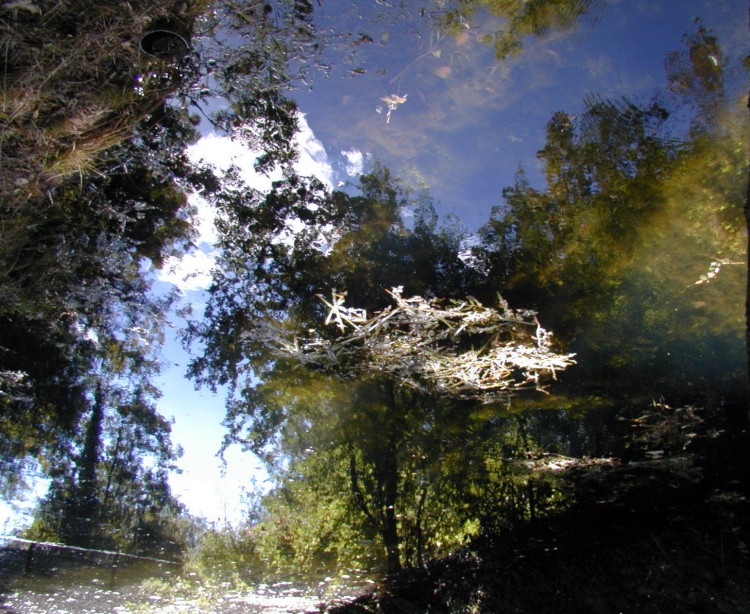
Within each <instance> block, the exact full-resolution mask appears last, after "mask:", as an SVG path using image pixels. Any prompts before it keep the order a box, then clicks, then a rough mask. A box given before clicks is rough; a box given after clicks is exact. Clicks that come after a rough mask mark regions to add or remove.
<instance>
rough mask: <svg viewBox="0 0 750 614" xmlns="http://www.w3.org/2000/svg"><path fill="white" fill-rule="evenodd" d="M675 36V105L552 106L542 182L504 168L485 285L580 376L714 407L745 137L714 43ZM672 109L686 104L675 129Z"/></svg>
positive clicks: (737, 272) (736, 317) (726, 360)
mask: <svg viewBox="0 0 750 614" xmlns="http://www.w3.org/2000/svg"><path fill="white" fill-rule="evenodd" d="M685 42H686V44H687V45H688V50H687V51H686V52H684V53H675V54H671V55H670V56H669V58H668V66H669V67H670V71H671V72H670V75H671V76H670V84H671V89H672V90H673V91H674V92H675V93H676V94H677V95H678V96H679V98H678V99H677V101H676V102H677V105H676V106H674V107H671V106H670V103H669V101H668V99H667V97H666V95H663V96H660V97H657V99H656V100H654V101H653V102H649V103H647V104H636V103H635V102H633V101H629V100H619V101H606V100H601V99H599V98H597V97H593V96H592V97H589V99H588V100H587V108H586V110H585V112H584V113H582V114H580V115H578V116H575V117H574V116H570V115H569V114H566V113H563V112H559V113H556V114H555V115H554V116H553V117H552V119H551V120H550V122H549V123H548V125H547V140H546V144H545V146H544V148H543V149H542V150H541V151H540V152H539V154H538V157H539V159H540V160H541V161H542V163H543V165H544V171H545V175H546V186H545V189H543V190H538V189H535V188H533V187H532V186H531V185H530V184H529V182H528V181H527V179H526V177H525V174H524V173H523V171H521V172H519V174H518V175H517V179H516V183H515V185H514V186H512V187H510V188H507V189H506V190H505V192H504V196H505V201H506V204H505V206H504V207H499V208H497V209H496V210H495V212H494V214H493V218H492V219H491V221H490V223H489V224H488V225H487V226H486V227H485V228H484V231H483V232H484V238H485V245H486V246H487V247H488V248H490V249H491V250H492V253H493V259H494V265H493V266H494V268H493V273H492V274H491V279H492V285H494V284H497V283H500V284H503V285H507V286H508V287H509V288H511V290H509V296H511V297H514V299H515V300H517V301H519V302H523V303H524V304H528V305H530V306H534V307H537V308H539V309H540V311H541V313H542V321H543V322H545V323H548V325H549V326H551V327H553V328H554V329H555V331H556V332H557V333H558V334H560V335H561V336H562V337H563V338H564V339H565V340H566V341H567V342H568V343H570V344H571V345H570V347H571V349H574V350H575V351H577V352H579V357H580V360H579V364H581V365H583V364H586V365H587V366H586V368H585V373H583V372H581V373H580V376H581V377H582V378H585V379H589V378H590V380H589V381H590V382H591V384H592V385H593V386H601V385H602V384H603V383H604V382H606V385H607V387H608V388H609V389H610V390H614V389H616V388H617V387H618V386H619V384H620V383H624V382H626V381H628V380H627V378H626V376H625V375H624V374H625V373H630V374H631V375H630V377H636V378H637V380H638V381H639V386H638V387H637V388H636V389H635V390H633V388H632V386H631V385H628V386H627V389H628V390H627V393H628V394H629V395H630V396H631V397H632V395H633V393H635V394H638V392H640V391H642V392H643V393H645V394H646V395H653V394H654V393H655V391H659V394H666V395H668V396H670V398H676V399H683V400H685V401H689V400H691V399H697V398H700V399H702V400H706V399H708V400H709V402H710V403H718V402H720V399H722V398H724V399H726V400H730V399H731V400H736V396H735V395H736V394H738V393H740V390H739V389H738V384H739V383H740V382H742V377H741V371H740V370H741V368H742V366H741V365H742V360H741V359H740V357H741V354H742V351H743V350H742V337H743V327H742V306H741V299H740V297H741V296H743V291H742V283H743V279H742V274H743V271H742V267H741V266H738V265H741V263H743V262H744V237H743V227H742V220H741V208H742V203H743V200H744V194H743V180H744V177H743V175H744V170H743V165H744V157H745V151H744V142H745V140H746V139H745V137H744V134H743V130H744V127H743V126H744V124H743V122H741V121H737V113H738V112H740V111H739V108H738V105H735V104H734V102H733V101H732V100H730V99H729V97H728V96H727V95H726V94H725V91H724V88H723V86H722V83H723V79H722V76H721V71H722V67H723V65H724V60H723V59H722V55H721V52H720V50H719V49H718V46H717V42H716V39H715V37H713V36H712V35H711V34H710V33H708V32H707V31H706V30H705V29H704V28H703V27H702V26H699V28H698V34H697V35H694V36H688V37H686V38H685ZM710 57H714V58H715V60H716V61H715V62H714V61H712V60H710V59H708V58H710ZM706 71H708V72H706ZM678 84H681V85H679V87H678ZM683 104H690V105H693V104H694V105H696V107H697V108H696V110H698V113H697V114H696V115H695V118H694V119H692V120H691V121H690V126H689V127H687V132H688V133H687V134H686V135H685V138H684V139H682V138H678V137H679V136H680V135H681V134H683V133H684V130H685V129H686V126H685V125H684V124H682V123H681V122H680V120H679V118H680V113H679V111H680V109H681V105H683ZM682 108H684V107H682ZM672 116H674V117H675V119H674V120H672ZM719 348H721V349H719ZM594 365H598V367H594ZM671 395H674V397H671Z"/></svg>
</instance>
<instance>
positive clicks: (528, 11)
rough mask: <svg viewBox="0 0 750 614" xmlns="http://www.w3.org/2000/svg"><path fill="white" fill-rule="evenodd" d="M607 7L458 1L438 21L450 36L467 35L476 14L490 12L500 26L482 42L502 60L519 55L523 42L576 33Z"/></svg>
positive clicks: (575, 2) (568, 0)
mask: <svg viewBox="0 0 750 614" xmlns="http://www.w3.org/2000/svg"><path fill="white" fill-rule="evenodd" d="M604 6H606V1H605V0H556V1H555V2H533V1H531V2H529V1H528V0H456V1H455V2H451V3H448V7H447V9H445V10H444V12H442V13H441V15H440V17H439V19H438V21H439V23H440V27H441V29H444V30H446V31H447V32H448V33H449V34H453V35H464V34H465V33H466V31H467V30H470V28H471V23H472V18H473V16H474V15H475V14H476V13H481V12H486V13H489V15H490V16H492V17H494V18H497V19H498V20H499V22H500V23H499V24H498V26H497V30H496V31H491V32H488V33H485V34H484V35H483V36H482V38H481V40H482V42H483V43H485V44H488V45H491V46H492V47H493V48H494V50H495V57H496V58H497V59H498V60H502V59H505V58H507V57H509V56H512V55H516V54H518V53H520V52H521V49H522V48H523V41H524V39H526V38H528V37H530V36H535V37H537V38H544V37H547V36H550V35H552V34H554V33H556V32H565V31H569V30H573V29H575V28H576V27H577V26H578V24H579V23H580V21H581V19H582V18H583V17H584V16H585V15H587V14H589V13H592V14H596V12H597V10H599V9H601V8H603V7H604Z"/></svg>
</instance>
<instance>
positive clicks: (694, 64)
mask: <svg viewBox="0 0 750 614" xmlns="http://www.w3.org/2000/svg"><path fill="white" fill-rule="evenodd" d="M684 42H685V44H686V45H687V49H686V50H685V51H684V52H677V53H675V54H672V55H670V56H669V58H668V60H667V66H668V68H669V86H668V88H667V89H665V91H664V92H663V93H662V94H658V95H656V96H655V97H654V99H652V100H650V101H648V102H646V103H645V104H642V103H638V102H635V101H630V100H614V101H610V100H606V99H600V98H597V97H595V96H592V97H590V98H589V99H588V102H587V106H586V108H585V110H584V111H583V112H581V113H580V114H578V115H577V116H573V115H570V114H568V113H565V112H562V111H561V112H558V113H555V114H554V115H553V117H552V118H551V119H550V121H549V123H548V126H547V137H546V143H545V146H544V147H543V148H542V149H541V150H540V152H539V159H540V160H541V162H542V164H543V168H544V174H545V178H546V185H545V186H543V187H542V188H535V187H533V186H532V185H531V184H530V182H529V181H528V180H527V178H526V176H525V174H524V172H523V170H521V171H519V173H518V175H517V178H516V182H515V184H514V185H513V186H510V187H508V188H507V189H506V190H505V191H504V194H503V195H504V200H505V202H504V204H503V205H501V206H498V207H497V209H496V210H495V211H494V212H493V214H492V217H491V219H490V221H489V222H488V224H487V225H486V226H485V227H484V228H483V230H482V233H481V237H480V239H481V240H480V242H479V244H476V241H475V244H474V246H473V247H472V248H471V249H470V252H471V253H469V251H467V247H466V242H465V241H466V239H467V236H466V233H465V232H464V231H462V230H461V228H460V227H458V226H457V225H455V224H452V223H449V224H447V225H446V224H441V223H440V222H439V220H438V219H437V216H436V215H435V213H434V207H433V205H432V203H431V202H430V199H429V196H428V195H426V194H413V193H410V192H408V191H406V190H404V189H403V188H402V187H400V186H399V184H398V182H397V181H396V180H395V179H394V178H393V177H392V176H391V175H390V174H389V172H388V171H387V170H386V169H383V168H378V167H376V168H375V169H374V170H373V171H372V172H371V173H370V174H368V175H365V176H363V177H362V180H361V185H360V189H359V192H358V193H357V194H356V195H350V194H344V193H339V192H334V193H332V194H328V193H326V192H325V190H323V188H322V186H320V185H319V184H317V183H316V182H315V181H314V180H310V179H304V178H297V177H290V178H287V179H284V180H282V181H280V182H277V183H276V184H275V185H274V187H273V189H272V191H271V192H270V194H266V195H263V194H258V193H253V192H252V191H249V190H235V191H233V192H232V193H231V195H229V196H227V197H225V198H222V199H219V200H218V203H219V206H220V217H221V223H220V231H221V247H222V256H221V259H220V261H219V268H218V270H217V273H216V275H215V278H214V286H213V287H212V289H211V293H210V294H211V295H210V299H209V304H208V308H207V310H206V319H205V320H203V321H199V322H195V323H194V325H193V328H192V330H191V337H192V339H193V340H197V341H200V342H201V345H202V347H204V348H205V350H204V351H203V353H202V355H201V356H200V357H199V358H198V359H196V360H195V362H194V363H193V374H194V376H195V377H196V378H197V380H198V381H199V382H201V383H204V384H212V383H228V384H229V385H230V387H231V390H232V396H231V398H230V401H229V403H228V414H227V426H228V428H229V436H228V439H227V443H233V442H240V443H242V444H244V445H245V446H247V447H248V448H250V449H252V450H254V451H256V452H257V453H259V454H260V455H261V456H263V457H264V458H266V460H267V461H268V463H269V467H270V469H271V471H272V473H273V475H274V476H275V477H276V478H277V480H278V486H277V487H276V488H275V489H274V490H273V491H272V492H271V493H270V494H269V495H268V496H267V497H265V498H264V500H263V509H264V511H263V513H262V514H261V516H260V518H259V519H258V522H257V525H256V526H255V527H254V528H252V529H250V531H249V533H248V537H247V539H248V542H247V543H249V544H252V547H253V549H254V551H255V552H256V554H257V556H258V557H259V558H260V559H263V560H265V561H266V562H270V563H271V564H274V565H280V566H285V565H286V566H289V567H290V568H295V569H314V568H315V566H316V565H317V564H319V563H320V562H321V561H324V562H326V563H327V564H336V565H339V566H342V565H348V566H353V567H359V568H361V567H364V566H369V565H371V564H373V563H374V562H375V561H376V560H378V559H379V560H381V561H382V562H383V563H384V565H385V569H386V570H387V571H388V572H395V571H397V570H399V569H401V568H402V567H404V566H414V567H416V566H420V565H422V564H424V561H425V560H426V559H427V558H429V557H432V556H437V555H440V554H444V553H447V552H449V551H450V550H452V549H454V548H456V547H458V546H459V545H461V544H462V543H465V542H466V540H469V539H472V538H473V537H475V536H477V535H481V534H484V533H485V532H486V533H491V532H493V531H497V530H498V529H499V528H500V527H503V526H509V525H513V524H514V523H519V522H527V521H533V520H534V519H535V518H539V517H541V516H543V515H544V514H546V513H549V512H555V511H559V510H561V509H564V508H565V507H566V505H568V504H569V503H570V499H569V497H568V494H569V490H570V484H569V483H568V482H567V481H566V480H565V479H563V478H562V477H560V475H561V474H560V473H556V472H555V471H550V470H549V464H548V463H545V462H543V461H542V462H540V459H544V458H545V455H550V454H553V455H554V454H558V455H565V456H568V455H573V456H579V455H581V456H610V455H617V456H619V457H621V458H624V459H625V460H628V459H629V458H633V457H634V455H635V456H637V454H642V450H641V451H640V452H638V450H639V447H638V446H639V445H641V444H643V442H647V441H651V444H652V445H655V446H659V447H660V448H661V449H660V451H659V454H660V455H663V454H677V453H682V452H683V449H684V445H685V444H686V443H687V440H685V439H684V438H682V439H681V438H680V437H678V438H677V439H676V440H675V442H676V443H672V444H669V445H667V444H666V443H665V441H666V437H667V436H666V435H664V438H663V439H664V441H662V440H658V438H656V439H654V438H651V439H649V437H642V438H641V439H639V440H638V441H640V442H641V444H637V443H636V442H635V440H633V439H632V438H628V437H627V436H626V433H627V432H628V431H632V429H631V426H630V425H631V422H629V420H628V419H629V418H630V417H633V418H634V417H636V415H634V414H632V412H633V411H635V410H638V411H639V412H646V414H647V415H650V414H654V415H656V414H658V415H659V420H660V421H661V422H659V425H660V426H659V427H658V428H659V429H662V431H661V432H663V433H677V434H679V433H680V432H681V431H680V428H681V427H680V426H679V419H678V417H679V416H693V417H694V416H695V412H694V411H693V410H692V409H691V410H689V411H687V410H684V411H682V412H673V411H672V410H669V409H668V407H667V406H666V405H660V406H659V407H662V408H667V409H663V411H662V410H659V411H657V410H655V409H654V410H653V411H650V410H648V406H649V404H651V403H652V401H654V400H656V399H659V398H664V399H667V400H668V402H669V403H672V404H674V405H678V404H686V403H693V404H697V405H699V406H701V407H704V408H706V409H707V410H708V411H709V414H710V415H711V416H713V417H712V418H711V420H713V421H714V423H713V424H712V428H716V429H718V428H721V425H722V424H725V423H724V422H722V420H723V419H725V418H727V417H729V418H736V417H737V416H739V415H740V413H741V411H742V408H743V394H744V382H745V376H744V372H743V352H744V349H743V335H744V325H743V319H742V316H743V311H742V298H741V297H742V296H743V295H744V293H743V283H744V268H743V266H742V262H743V260H744V257H743V250H744V235H743V224H742V205H743V202H744V192H743V190H744V187H745V184H744V179H745V178H744V173H745V166H744V160H745V154H746V151H745V145H744V144H745V142H746V139H745V136H746V135H745V134H744V133H743V132H742V131H743V130H744V123H743V122H741V121H738V118H737V114H738V113H741V112H742V108H741V107H740V105H735V104H734V101H732V100H730V99H729V98H730V97H729V96H727V95H726V92H725V91H724V89H723V87H722V85H721V84H722V78H721V74H720V70H721V67H722V65H723V62H724V60H723V58H722V56H721V51H720V49H719V47H718V43H717V41H716V39H715V37H713V36H712V35H711V33H710V32H708V31H707V30H705V29H704V28H703V27H702V26H700V25H699V26H698V32H697V34H694V35H688V36H686V37H685V41H684ZM709 57H714V58H715V59H716V61H715V62H714V61H713V60H709V61H706V58H709ZM685 109H688V110H692V112H691V113H690V114H689V117H690V119H689V120H688V121H687V122H686V121H684V120H683V119H681V118H682V117H684V116H683V114H682V113H681V112H682V111H683V110H685ZM709 110H710V112H709ZM674 118H677V119H674ZM407 209H408V210H410V211H413V212H414V213H415V215H414V220H413V223H410V224H409V225H407V224H405V222H404V217H403V212H404V211H405V210H407ZM290 220H297V221H301V222H302V223H303V227H304V230H303V231H302V232H297V233H295V234H294V235H293V236H292V235H290V234H289V233H288V232H287V228H288V224H289V223H290ZM394 285H403V286H404V290H403V293H404V296H412V295H420V296H428V297H441V298H461V297H465V296H467V295H474V296H477V297H480V299H482V300H484V301H486V302H487V303H491V301H492V300H493V297H494V294H495V293H496V292H497V290H498V289H501V290H502V292H503V295H504V296H505V297H506V298H508V299H509V300H510V302H511V304H512V305H513V306H514V307H516V308H519V307H523V308H530V309H534V310H536V311H538V312H539V318H540V320H541V321H542V323H544V325H545V326H549V327H550V328H551V329H552V330H553V331H554V332H555V333H556V335H557V338H558V339H559V342H560V343H561V344H562V345H563V346H564V347H565V348H566V349H569V350H573V351H575V352H577V361H578V365H577V366H576V367H575V368H574V369H573V370H570V371H569V372H566V373H565V374H564V375H562V376H561V377H562V380H563V381H562V382H561V384H559V385H557V387H556V388H555V387H553V391H554V392H555V393H556V395H555V396H553V397H551V398H550V399H547V400H544V401H542V400H539V399H534V398H531V397H523V398H521V397H519V398H518V399H517V400H515V401H514V403H513V404H512V405H511V407H512V408H514V410H515V411H516V412H520V413H515V414H513V413H509V412H508V408H507V406H505V405H499V404H495V405H492V404H490V405H479V404H477V403H476V402H472V401H467V400H465V399H464V400H456V399H450V398H447V397H446V396H445V395H440V394H438V393H437V392H433V393H432V394H431V393H430V392H429V391H426V390H424V389H422V390H415V389H411V388H407V387H404V386H401V385H399V384H398V380H397V379H396V378H393V377H389V376H387V375H386V374H385V373H382V372H381V373H378V372H375V371H373V373H371V374H369V375H368V376H366V377H364V378H361V379H359V380H355V381H352V380H348V379H345V378H337V377H335V376H325V377H324V376H322V375H320V374H315V373H314V372H312V371H308V370H305V369H301V368H300V364H299V363H297V362H295V361H293V360H287V361H285V360H279V359H277V358H276V357H277V356H278V354H274V353H273V352H272V350H271V348H270V345H272V344H273V342H274V339H272V338H270V337H269V334H268V332H267V330H268V328H267V326H266V324H265V323H266V322H267V321H269V320H272V321H274V322H278V321H279V320H281V321H283V322H284V324H283V326H284V327H285V328H286V332H288V333H289V334H293V333H297V334H298V335H300V337H305V336H307V335H308V333H309V331H310V329H316V330H318V329H319V326H320V322H321V320H322V319H324V318H325V317H326V313H325V311H324V310H322V309H321V302H320V301H319V300H316V298H317V296H318V295H328V294H329V290H330V288H331V287H333V288H335V289H337V290H338V291H339V292H341V291H346V292H347V298H346V301H347V304H348V305H351V306H352V307H355V308H358V309H362V310H365V311H366V312H367V313H372V312H374V311H376V310H380V309H383V308H384V304H383V297H384V296H385V292H384V291H385V290H387V289H388V288H389V287H392V286H394ZM322 334H326V333H322ZM330 334H331V335H333V337H332V339H333V340H335V333H330ZM276 342H281V339H277V340H276ZM271 356H274V359H273V360H272V359H271ZM522 408H527V409H526V411H521V409H522ZM535 408H538V409H535ZM529 409H531V410H534V411H531V412H529V411H528V410H529ZM605 410H606V411H605ZM649 412H650V413H649ZM670 412H671V413H670ZM711 412H718V413H716V414H714V413H711ZM592 415H593V416H597V417H599V418H604V417H606V420H604V419H602V420H601V421H600V420H592V419H591V416H592ZM617 418H619V420H618V419H617ZM639 419H640V420H641V422H639V423H638V424H647V423H648V420H646V418H644V417H643V416H640V417H639ZM696 420H697V419H696ZM697 423H698V422H697V421H696V422H695V424H694V423H693V422H690V424H689V427H690V428H694V427H695V425H696V424H697ZM686 428H687V426H686ZM657 430H658V429H657V428H656V427H654V429H653V430H652V431H648V432H649V433H651V434H653V433H655V432H656V431H657ZM657 440H658V443H657Z"/></svg>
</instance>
